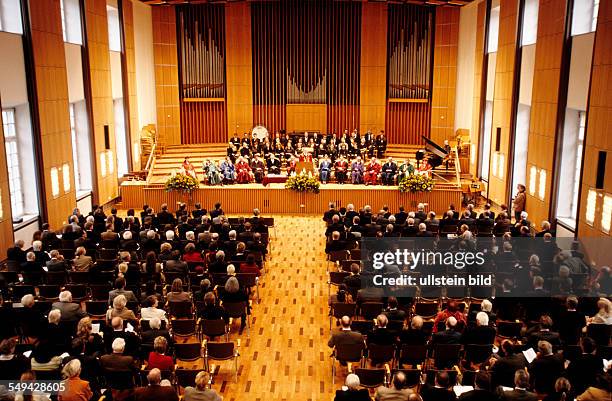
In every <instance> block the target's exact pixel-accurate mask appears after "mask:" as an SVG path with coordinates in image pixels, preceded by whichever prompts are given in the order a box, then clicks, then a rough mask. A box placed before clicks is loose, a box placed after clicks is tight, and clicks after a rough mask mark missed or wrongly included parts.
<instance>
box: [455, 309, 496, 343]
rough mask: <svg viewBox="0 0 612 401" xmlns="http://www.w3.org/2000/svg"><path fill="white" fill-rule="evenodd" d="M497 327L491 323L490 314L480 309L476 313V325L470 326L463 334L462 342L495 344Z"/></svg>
mask: <svg viewBox="0 0 612 401" xmlns="http://www.w3.org/2000/svg"><path fill="white" fill-rule="evenodd" d="M496 334H497V333H496V331H495V328H494V327H492V326H490V325H489V315H487V313H486V312H483V311H480V312H478V313H477V314H476V326H468V327H467V328H466V329H465V330H464V331H463V334H462V335H461V343H462V344H464V345H467V344H482V345H487V344H493V342H494V340H495V336H496Z"/></svg>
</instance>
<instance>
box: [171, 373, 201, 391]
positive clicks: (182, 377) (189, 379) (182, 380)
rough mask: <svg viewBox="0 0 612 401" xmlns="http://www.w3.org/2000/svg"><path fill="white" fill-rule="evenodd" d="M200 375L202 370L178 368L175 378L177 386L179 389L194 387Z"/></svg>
mask: <svg viewBox="0 0 612 401" xmlns="http://www.w3.org/2000/svg"><path fill="white" fill-rule="evenodd" d="M198 373H200V369H183V368H178V369H176V370H175V371H174V377H175V378H176V384H177V386H178V387H179V392H180V387H182V388H185V387H189V386H192V387H193V384H194V382H195V378H196V376H197V375H198Z"/></svg>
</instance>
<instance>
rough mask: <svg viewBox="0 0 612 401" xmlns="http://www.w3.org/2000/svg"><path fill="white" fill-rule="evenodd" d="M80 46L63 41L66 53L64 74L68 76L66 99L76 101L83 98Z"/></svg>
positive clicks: (71, 101)
mask: <svg viewBox="0 0 612 401" xmlns="http://www.w3.org/2000/svg"><path fill="white" fill-rule="evenodd" d="M81 48H82V47H81V46H80V45H75V44H72V43H64V51H65V53H66V75H67V77H68V101H69V102H70V103H76V102H78V101H81V100H84V99H85V92H84V91H83V60H82V58H81Z"/></svg>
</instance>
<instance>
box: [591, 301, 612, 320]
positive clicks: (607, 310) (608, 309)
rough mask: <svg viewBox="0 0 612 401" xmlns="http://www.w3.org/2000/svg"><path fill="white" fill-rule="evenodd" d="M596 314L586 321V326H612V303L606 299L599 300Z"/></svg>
mask: <svg viewBox="0 0 612 401" xmlns="http://www.w3.org/2000/svg"><path fill="white" fill-rule="evenodd" d="M597 308H598V309H599V310H598V311H597V313H596V314H595V315H594V316H592V317H589V318H588V319H587V323H588V324H607V325H611V324H612V302H611V301H610V300H609V299H607V298H603V297H602V298H599V301H597Z"/></svg>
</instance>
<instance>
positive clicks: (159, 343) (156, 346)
mask: <svg viewBox="0 0 612 401" xmlns="http://www.w3.org/2000/svg"><path fill="white" fill-rule="evenodd" d="M167 350H168V340H166V339H165V338H164V337H162V336H159V337H156V338H155V340H154V341H153V351H152V352H150V353H149V358H148V359H147V368H148V369H156V368H157V369H159V370H172V369H173V368H174V360H173V359H172V357H171V356H168V355H166V351H167Z"/></svg>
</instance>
